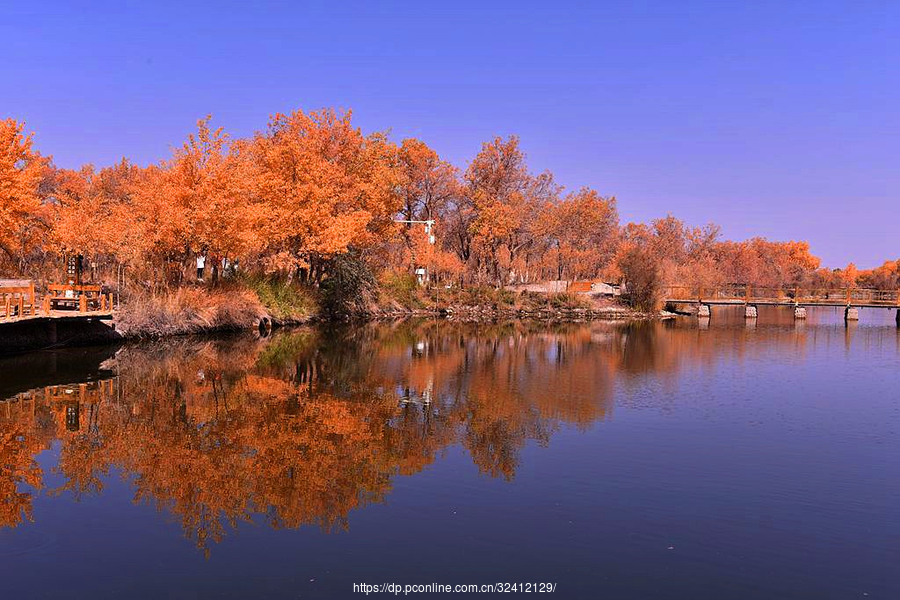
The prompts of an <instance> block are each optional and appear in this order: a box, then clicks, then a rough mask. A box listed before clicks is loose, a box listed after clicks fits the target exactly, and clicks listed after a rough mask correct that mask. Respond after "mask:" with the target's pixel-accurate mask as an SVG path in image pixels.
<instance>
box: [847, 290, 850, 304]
mask: <svg viewBox="0 0 900 600" xmlns="http://www.w3.org/2000/svg"><path fill="white" fill-rule="evenodd" d="M847 306H850V286H849V285H848V286H847Z"/></svg>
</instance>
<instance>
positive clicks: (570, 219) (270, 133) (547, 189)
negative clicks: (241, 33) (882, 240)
mask: <svg viewBox="0 0 900 600" xmlns="http://www.w3.org/2000/svg"><path fill="white" fill-rule="evenodd" d="M398 221H433V222H434V227H433V228H431V229H428V230H426V227H425V226H424V225H423V224H422V223H400V222H398ZM66 254H79V255H82V256H84V257H85V259H86V262H87V263H88V264H90V265H91V267H92V268H93V269H94V271H95V276H96V277H98V278H100V279H103V280H105V281H106V282H108V283H110V284H113V283H114V284H117V285H119V286H122V285H142V286H149V287H153V288H158V287H160V286H169V285H178V284H181V283H184V282H186V281H187V280H189V279H190V276H191V275H190V274H191V270H192V264H193V261H195V260H196V258H197V257H198V256H204V257H209V258H210V259H211V261H210V262H211V267H210V270H211V272H212V273H211V275H212V277H213V278H215V277H217V276H218V271H219V269H220V268H221V267H222V266H223V265H230V266H231V267H234V266H235V265H237V266H238V267H239V268H240V269H241V270H243V271H250V272H253V271H255V272H262V273H269V274H278V275H280V276H282V277H284V278H287V279H290V280H298V281H300V282H304V283H309V284H311V285H318V284H319V283H321V282H322V281H323V279H327V278H328V276H329V273H330V272H332V271H333V270H334V269H335V265H336V263H337V262H338V261H339V260H340V259H341V258H342V257H347V256H352V257H354V258H355V259H357V260H358V261H360V263H361V264H364V265H365V266H366V268H367V269H370V270H371V271H372V272H373V273H374V274H375V275H376V276H378V275H380V274H384V273H390V272H394V273H397V272H399V273H412V272H413V271H414V270H415V269H416V268H417V267H424V268H426V269H427V271H428V276H429V278H430V280H432V281H434V282H440V283H442V284H443V283H454V284H457V283H458V284H461V285H469V284H476V285H493V286H503V285H509V284H517V283H529V282H535V281H542V280H566V281H574V280H596V279H603V280H606V281H621V280H622V279H626V280H630V281H633V282H636V283H638V284H640V283H642V282H643V284H644V285H647V286H654V285H658V284H659V283H660V282H667V283H679V284H684V285H692V286H714V285H721V284H738V283H749V284H753V285H759V286H771V287H813V286H815V287H846V286H871V287H877V288H882V289H896V288H897V287H898V283H900V260H898V261H888V262H886V263H885V264H884V265H883V266H882V267H879V268H878V269H873V270H871V271H859V270H857V269H856V268H855V267H854V266H853V264H852V263H851V264H850V265H848V267H847V268H845V269H837V270H831V269H821V268H820V261H819V259H818V258H816V257H815V256H813V255H812V254H811V252H810V248H809V244H808V243H806V242H802V241H787V242H777V241H770V240H767V239H765V238H761V237H757V238H753V239H750V240H746V241H728V240H723V239H722V237H721V235H720V230H719V228H718V227H717V226H715V225H712V224H710V225H706V226H703V227H691V226H688V225H686V224H685V223H683V222H682V221H680V220H678V219H676V218H675V217H673V216H671V215H669V216H666V217H662V218H660V219H656V220H654V221H652V222H651V223H648V224H643V223H627V224H621V223H620V222H619V215H618V210H617V200H616V198H615V197H611V196H604V195H601V194H600V193H599V192H598V191H596V190H593V189H590V188H587V187H585V188H581V189H578V190H575V191H566V190H565V189H564V188H563V187H562V186H561V185H559V184H558V183H556V181H555V179H554V177H553V175H552V173H549V172H543V173H534V172H532V171H531V170H530V168H529V166H528V164H527V161H526V156H525V154H524V152H523V151H522V149H521V147H520V143H519V139H518V138H517V137H515V136H511V137H508V138H501V137H496V138H494V139H492V140H490V141H487V142H485V143H484V144H482V146H481V149H480V150H479V151H478V153H477V154H476V155H475V157H474V158H473V159H472V160H471V162H469V164H468V165H467V166H466V168H465V169H464V170H461V169H459V168H457V167H456V166H454V165H452V164H451V163H449V162H448V161H445V160H443V159H442V158H441V157H440V156H439V155H438V154H437V153H436V152H435V151H434V150H433V149H432V148H430V147H429V146H428V145H427V144H426V143H424V142H423V141H421V140H418V139H414V138H409V139H404V140H402V141H401V142H399V143H396V142H394V141H392V140H391V139H390V138H389V136H388V135H387V134H386V133H384V132H376V133H372V134H368V135H366V134H364V133H363V132H362V131H361V130H360V129H359V128H358V127H355V126H354V125H353V123H352V115H351V113H350V112H339V111H336V110H332V109H325V110H320V111H313V112H304V111H302V110H297V111H294V112H292V113H290V114H275V115H273V116H272V117H271V119H270V120H269V123H268V126H267V127H266V129H265V130H263V131H260V132H257V133H256V134H254V135H253V136H251V137H247V138H232V137H231V136H229V135H227V134H226V133H225V132H224V131H223V130H222V129H221V128H213V127H212V126H211V122H210V118H209V117H207V118H205V119H202V120H200V121H198V126H197V131H196V132H194V133H192V134H190V135H189V136H188V137H187V139H186V140H185V141H184V142H183V143H182V144H181V145H180V146H177V147H176V148H174V150H173V152H172V155H171V157H169V158H168V159H166V160H163V161H161V162H159V163H157V164H152V165H149V166H147V167H142V166H139V165H137V164H135V163H133V162H131V161H129V160H128V159H126V158H123V159H122V160H121V161H120V162H118V163H116V164H114V165H110V166H106V167H102V168H99V169H98V168H96V167H95V166H93V165H85V166H84V167H82V168H80V169H77V170H74V169H64V168H58V167H56V166H55V165H54V164H53V162H52V160H51V158H50V157H49V156H45V155H43V154H41V153H40V152H39V151H38V150H36V149H35V148H34V143H33V139H32V136H31V135H27V134H26V133H25V130H24V124H23V123H21V122H17V121H15V120H12V119H7V120H3V121H0V269H2V272H3V274H4V275H21V276H27V277H36V278H46V279H54V273H56V272H58V270H59V265H60V263H61V260H60V259H61V257H62V256H64V255H66ZM56 278H58V276H56Z"/></svg>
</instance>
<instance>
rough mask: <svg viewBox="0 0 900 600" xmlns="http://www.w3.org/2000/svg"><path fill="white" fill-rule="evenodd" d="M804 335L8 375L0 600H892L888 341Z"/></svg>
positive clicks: (73, 356) (322, 338) (118, 364)
mask: <svg viewBox="0 0 900 600" xmlns="http://www.w3.org/2000/svg"><path fill="white" fill-rule="evenodd" d="M809 312H810V318H809V320H808V321H807V322H806V323H801V324H799V325H795V323H794V321H793V319H792V317H791V314H790V311H787V310H784V311H781V310H780V309H776V308H773V309H769V310H766V309H763V310H761V314H760V318H759V320H758V322H756V323H755V324H753V323H752V322H751V323H745V321H744V319H743V318H742V316H741V315H740V314H738V312H737V311H732V310H729V309H716V311H715V312H714V314H713V318H712V320H711V322H708V323H698V321H697V320H696V319H683V320H681V319H680V320H677V321H675V322H670V323H665V324H661V323H652V324H642V325H623V324H610V323H593V324H574V325H546V324H528V323H512V324H506V325H471V324H454V323H449V322H419V323H401V324H392V325H372V326H366V327H362V328H356V329H354V330H295V331H288V332H279V333H277V334H276V335H274V336H272V337H269V338H265V339H260V338H258V337H254V336H238V337H229V338H218V339H203V340H197V339H180V340H174V341H168V342H164V343H155V344H145V345H136V346H124V347H121V348H94V349H79V350H69V351H58V352H52V353H51V352H47V353H39V354H33V355H28V356H20V357H14V358H7V359H3V360H2V361H0V398H5V400H2V401H0V576H2V578H0V582H2V583H0V586H2V588H0V589H2V590H3V594H2V597H3V598H35V597H48V598H85V597H94V598H107V597H122V598H145V597H146V598H203V597H232V598H251V597H253V598H255V597H261V598H262V597H264V598H316V597H354V596H355V597H364V596H363V595H362V594H354V593H353V584H354V583H363V582H368V583H383V582H397V583H401V584H417V583H432V582H437V583H449V584H458V583H476V584H482V583H492V582H551V583H554V584H556V592H555V593H554V594H552V595H551V597H559V598H575V597H579V598H586V597H596V598H691V599H697V598H766V599H772V598H811V599H812V598H815V599H820V598H890V599H896V598H900V569H898V567H897V565H898V563H900V483H898V475H900V444H898V441H900V440H898V430H900V333H898V331H897V328H896V326H895V325H894V321H893V319H894V315H893V313H892V312H889V311H886V310H884V311H881V312H879V311H877V310H872V311H862V319H863V320H862V321H861V322H860V323H859V324H858V325H852V326H851V327H849V328H845V326H844V324H843V322H842V320H841V313H840V312H838V311H831V310H828V309H811V310H810V311H809ZM420 596H422V595H421V594H420ZM375 597H378V595H376V596H375Z"/></svg>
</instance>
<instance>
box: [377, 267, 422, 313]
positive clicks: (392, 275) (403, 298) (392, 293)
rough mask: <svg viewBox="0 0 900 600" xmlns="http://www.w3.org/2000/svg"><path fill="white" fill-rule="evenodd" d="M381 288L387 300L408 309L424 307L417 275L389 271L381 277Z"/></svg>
mask: <svg viewBox="0 0 900 600" xmlns="http://www.w3.org/2000/svg"><path fill="white" fill-rule="evenodd" d="M380 288H381V293H382V296H383V297H384V298H385V300H388V301H394V302H398V303H400V304H401V305H403V306H405V307H407V308H421V307H422V300H421V298H420V297H419V282H418V281H417V280H416V277H415V275H412V274H410V273H403V272H397V271H388V272H386V273H384V274H383V275H382V276H381V281H380Z"/></svg>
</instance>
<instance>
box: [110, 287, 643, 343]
mask: <svg viewBox="0 0 900 600" xmlns="http://www.w3.org/2000/svg"><path fill="white" fill-rule="evenodd" d="M329 298H330V295H329V294H327V293H322V292H321V291H319V290H316V289H313V288H310V287H307V286H303V285H299V284H296V283H291V282H287V281H285V280H283V279H276V278H267V277H263V276H247V277H243V278H239V279H235V280H230V281H227V282H224V283H221V284H220V285H218V286H215V287H210V286H189V287H183V288H178V289H173V290H170V291H167V292H161V293H155V294H149V293H141V294H137V293H132V294H128V295H125V297H124V298H123V300H124V301H123V304H122V308H121V310H120V311H119V314H118V316H117V318H116V329H117V331H118V333H119V334H121V335H122V336H124V337H136V338H149V337H163V336H169V335H180V334H189V333H200V332H206V331H225V330H238V329H246V328H249V327H253V326H255V325H257V324H258V323H259V321H260V319H262V318H268V319H270V320H272V321H273V322H274V323H276V324H291V323H305V322H309V321H311V320H316V319H318V320H328V319H330V318H334V316H335V312H334V311H333V310H332V309H331V308H330V307H329V306H326V304H327V303H328V302H329ZM365 298H366V299H367V300H366V301H365V302H363V303H361V304H359V305H354V306H355V308H354V312H352V313H350V314H348V313H346V312H345V313H343V314H341V315H340V317H339V318H341V319H343V320H346V319H348V318H351V319H366V318H402V317H404V316H411V315H429V314H431V315H445V316H457V317H460V318H464V319H472V320H478V319H482V320H489V319H496V318H499V317H503V318H516V317H518V318H556V319H567V318H616V319H622V318H647V317H650V316H653V315H650V314H647V313H640V312H638V311H633V310H631V309H629V308H627V307H625V306H622V305H620V304H618V303H616V302H614V301H612V300H609V299H602V298H593V297H590V296H586V295H584V294H573V293H551V294H545V293H537V292H514V291H511V290H506V289H498V288H495V287H490V286H468V287H464V288H461V287H450V288H447V287H432V288H427V289H426V288H423V287H421V286H419V285H418V284H417V283H416V280H415V278H414V277H412V276H406V275H389V276H386V277H383V278H381V279H379V280H378V281H377V283H376V284H375V287H374V289H371V290H369V291H368V292H367V293H366V294H365Z"/></svg>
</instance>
